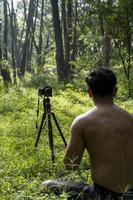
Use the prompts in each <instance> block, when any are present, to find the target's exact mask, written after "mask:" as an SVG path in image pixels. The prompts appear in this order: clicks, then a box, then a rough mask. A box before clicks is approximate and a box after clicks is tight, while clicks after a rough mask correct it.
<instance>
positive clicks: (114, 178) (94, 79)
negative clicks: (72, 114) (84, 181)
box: [64, 67, 133, 200]
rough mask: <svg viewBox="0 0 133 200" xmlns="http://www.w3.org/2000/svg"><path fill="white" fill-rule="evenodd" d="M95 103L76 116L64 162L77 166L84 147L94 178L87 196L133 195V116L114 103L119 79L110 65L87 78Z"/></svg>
mask: <svg viewBox="0 0 133 200" xmlns="http://www.w3.org/2000/svg"><path fill="white" fill-rule="evenodd" d="M86 82H87V84H88V94H89V97H90V98H92V100H93V102H94V104H95V107H94V108H93V109H92V110H90V111H87V112H86V113H84V114H82V115H80V116H78V117H76V119H75V120H74V121H73V123H72V126H71V138H70V142H69V145H68V147H67V150H66V153H65V157H64V164H65V166H66V168H68V169H69V168H73V167H78V166H79V165H80V162H81V160H82V156H83V153H84V150H85V149H87V151H88V154H89V156H90V161H91V175H92V180H93V182H94V184H93V185H91V186H88V187H87V188H86V191H85V194H84V195H85V197H84V199H85V200H86V199H102V200H104V199H120V198H121V197H122V195H123V193H125V191H126V189H128V191H127V192H126V193H125V195H124V199H133V193H132V191H133V190H132V189H131V188H133V116H132V115H131V114H129V113H128V112H126V111H125V110H123V109H122V108H120V107H119V106H117V105H116V104H114V102H113V97H115V95H116V91H117V88H116V83H117V79H116V76H115V75H114V73H113V72H112V71H111V70H110V69H108V68H104V67H101V68H97V69H94V70H93V71H92V72H91V73H90V74H89V75H88V76H87V78H86Z"/></svg>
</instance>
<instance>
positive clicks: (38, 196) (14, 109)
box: [0, 85, 133, 200]
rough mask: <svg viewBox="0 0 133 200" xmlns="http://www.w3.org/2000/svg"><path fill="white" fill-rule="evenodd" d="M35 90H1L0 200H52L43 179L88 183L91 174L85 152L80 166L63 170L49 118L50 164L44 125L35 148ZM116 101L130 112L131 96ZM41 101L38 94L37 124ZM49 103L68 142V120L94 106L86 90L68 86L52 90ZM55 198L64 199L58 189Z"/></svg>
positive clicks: (58, 142)
mask: <svg viewBox="0 0 133 200" xmlns="http://www.w3.org/2000/svg"><path fill="white" fill-rule="evenodd" d="M37 93H38V91H37V90H35V89H31V88H27V89H26V88H10V89H9V92H8V93H5V92H4V91H3V90H2V91H1V93H0V124H1V126H0V158H1V160H0V185H1V187H0V199H1V200H24V199H25V200H33V199H34V200H42V199H44V200H55V199H56V200H57V199H58V198H57V197H55V196H54V195H53V194H47V193H44V192H43V190H42V188H41V187H40V185H41V183H42V181H45V180H48V179H63V180H79V181H82V182H87V183H90V182H91V178H90V173H89V172H88V170H87V171H86V170H85V169H86V168H87V167H88V165H89V163H88V157H87V154H86V153H85V156H84V158H83V161H82V163H81V169H78V170H76V171H71V172H70V171H66V170H65V169H64V166H63V162H62V160H63V156H64V151H65V148H64V144H63V141H62V139H61V138H60V136H59V134H58V131H57V128H56V127H55V125H54V122H53V121H52V125H53V134H54V150H55V156H56V160H55V163H52V162H51V159H50V150H49V140H48V130H47V129H48V128H47V123H46V125H45V127H44V128H43V130H42V133H41V137H40V140H39V143H38V148H37V150H36V151H35V149H34V145H35V141H36V137H37V133H38V130H37V129H36V128H35V122H36V111H37V99H38V98H37ZM116 102H117V103H119V104H120V105H121V106H122V107H123V108H125V109H126V110H128V111H131V112H133V108H132V103H133V100H132V99H130V100H128V101H123V102H122V101H121V100H120V99H119V98H117V99H116ZM42 104H43V98H42V97H40V114H39V117H38V122H39V123H40V121H41V117H42V114H43V106H42ZM51 105H52V110H53V111H54V112H55V114H56V117H57V120H58V122H59V124H60V127H61V129H62V132H63V134H64V136H65V138H66V140H67V142H68V141H69V129H70V125H71V123H72V121H73V119H74V118H75V117H76V116H77V115H78V114H80V113H83V112H85V111H86V110H87V109H90V108H91V107H92V106H93V104H92V102H91V101H90V100H89V98H88V95H87V94H86V93H84V92H81V91H80V90H75V89H74V88H73V87H72V86H70V85H69V86H67V87H66V88H63V89H62V90H61V89H60V90H59V91H57V90H56V91H55V92H54V96H53V97H52V98H51ZM59 199H60V200H65V199H66V194H64V193H63V194H62V196H60V197H59Z"/></svg>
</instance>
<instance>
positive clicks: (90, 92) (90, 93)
mask: <svg viewBox="0 0 133 200" xmlns="http://www.w3.org/2000/svg"><path fill="white" fill-rule="evenodd" d="M88 94H89V97H90V98H92V96H93V94H92V91H91V89H90V88H88Z"/></svg>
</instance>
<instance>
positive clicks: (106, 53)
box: [103, 0, 113, 67]
mask: <svg viewBox="0 0 133 200" xmlns="http://www.w3.org/2000/svg"><path fill="white" fill-rule="evenodd" d="M112 4H113V0H107V7H108V8H109V9H110V7H112ZM110 50H111V36H110V31H109V25H108V22H107V21H106V24H105V33H104V38H103V66H105V67H109V66H110Z"/></svg>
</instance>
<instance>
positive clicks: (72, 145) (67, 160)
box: [64, 117, 85, 169]
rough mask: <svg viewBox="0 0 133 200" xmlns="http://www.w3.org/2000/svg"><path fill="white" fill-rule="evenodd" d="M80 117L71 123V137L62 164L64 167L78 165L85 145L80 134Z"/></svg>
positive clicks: (75, 166)
mask: <svg viewBox="0 0 133 200" xmlns="http://www.w3.org/2000/svg"><path fill="white" fill-rule="evenodd" d="M80 119H81V117H78V118H76V119H75V120H74V121H73V123H72V125H71V138H70V142H69V144H68V147H67V150H66V153H65V156H64V164H65V167H66V169H75V168H77V167H78V166H79V165H80V162H81V160H82V156H83V153H84V149H85V145H84V140H83V135H82V125H81V120H80Z"/></svg>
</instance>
